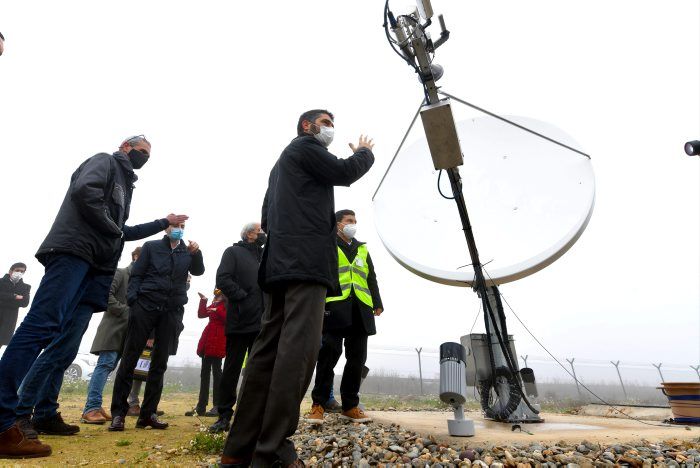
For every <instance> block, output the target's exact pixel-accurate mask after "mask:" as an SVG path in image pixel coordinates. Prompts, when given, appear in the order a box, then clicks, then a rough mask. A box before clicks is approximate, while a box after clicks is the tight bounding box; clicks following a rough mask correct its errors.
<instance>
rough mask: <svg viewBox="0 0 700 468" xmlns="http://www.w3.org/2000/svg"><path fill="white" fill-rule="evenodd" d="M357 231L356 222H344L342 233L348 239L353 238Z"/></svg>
mask: <svg viewBox="0 0 700 468" xmlns="http://www.w3.org/2000/svg"><path fill="white" fill-rule="evenodd" d="M356 233H357V224H346V225H345V226H343V234H344V235H345V237H347V238H348V239H353V238H354V237H355V234H356Z"/></svg>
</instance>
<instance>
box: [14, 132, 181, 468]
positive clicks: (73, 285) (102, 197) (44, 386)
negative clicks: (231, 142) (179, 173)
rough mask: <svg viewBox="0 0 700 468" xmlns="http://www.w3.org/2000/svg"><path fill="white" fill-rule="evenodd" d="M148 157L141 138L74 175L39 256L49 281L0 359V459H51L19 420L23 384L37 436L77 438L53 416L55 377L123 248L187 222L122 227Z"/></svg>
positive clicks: (101, 306) (101, 300)
mask: <svg viewBox="0 0 700 468" xmlns="http://www.w3.org/2000/svg"><path fill="white" fill-rule="evenodd" d="M150 153H151V144H150V143H149V142H148V140H147V139H146V138H145V137H144V136H143V135H138V136H134V137H131V138H127V139H126V140H124V142H122V144H121V145H120V147H119V150H118V151H117V152H115V153H114V154H107V153H99V154H97V155H95V156H92V157H91V158H89V159H87V160H86V161H85V162H83V163H82V164H81V165H80V167H78V169H77V170H76V171H75V172H74V173H73V175H72V176H71V181H70V185H69V187H68V191H67V193H66V196H65V198H64V200H63V203H62V204H61V208H60V209H59V211H58V214H57V216H56V219H55V220H54V223H53V226H52V227H51V229H50V230H49V234H48V235H47V236H46V239H45V240H44V242H43V243H42V245H41V246H40V247H39V251H38V252H37V253H36V257H37V259H38V260H39V261H40V262H41V263H42V264H43V265H44V267H45V273H44V277H43V279H42V280H41V284H40V285H39V288H38V289H37V291H36V294H35V296H34V301H33V303H32V306H31V308H30V310H29V312H28V313H27V316H26V317H25V318H24V320H23V321H22V324H21V325H20V326H19V328H18V329H17V331H16V332H15V334H14V336H13V338H12V340H11V341H10V343H9V345H8V347H7V349H6V350H5V354H4V355H3V356H2V359H1V360H0V376H1V377H0V458H34V457H44V456H48V455H50V454H51V447H50V446H48V445H46V444H43V443H42V442H40V441H39V439H38V437H37V431H36V430H34V428H33V427H32V423H30V421H29V419H28V415H26V414H25V415H24V417H20V418H18V414H17V412H16V411H17V409H18V395H17V391H18V389H19V387H20V384H22V404H23V408H26V407H27V406H29V407H30V408H31V407H33V408H34V412H35V414H34V417H35V419H34V424H36V425H37V429H38V430H39V431H40V432H44V433H55V434H61V435H67V434H69V433H75V432H77V430H76V429H75V428H76V427H77V426H72V427H71V426H69V425H67V424H65V423H64V422H63V420H62V419H61V415H60V413H57V412H56V409H57V408H58V403H57V397H58V391H59V390H60V381H61V380H62V379H59V378H58V376H60V377H62V374H63V370H64V369H65V368H67V367H68V365H70V363H71V362H72V361H73V359H74V358H75V354H76V352H77V349H78V346H79V345H80V338H81V337H82V334H83V333H84V332H85V329H86V328H87V324H88V323H89V321H90V317H91V316H92V313H93V312H97V311H102V310H105V309H106V308H107V297H108V293H109V287H110V284H111V280H112V277H113V276H114V272H115V271H116V267H117V262H118V261H119V258H120V257H121V252H122V249H123V247H124V242H125V241H130V240H137V239H143V238H145V237H148V236H151V235H153V234H156V233H157V232H159V231H162V230H164V229H166V228H167V227H168V226H169V225H171V224H179V223H181V222H184V220H186V219H187V216H185V215H174V214H171V215H168V216H167V217H166V218H162V219H158V220H155V221H152V222H150V223H145V224H139V225H137V226H126V225H125V224H124V223H125V222H126V220H127V219H128V217H129V208H130V205H131V195H132V192H133V188H134V182H135V181H136V179H137V177H136V175H135V174H134V170H135V169H140V168H141V167H143V165H144V164H145V163H146V161H148V158H149V157H150ZM44 348H46V349H45V351H44V353H43V354H42V356H41V357H40V358H39V359H37V356H38V355H39V353H40V352H41V350H42V349H44ZM30 368H31V372H30ZM25 376H26V377H27V378H26V379H25ZM23 380H24V382H23Z"/></svg>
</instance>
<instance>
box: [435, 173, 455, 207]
mask: <svg viewBox="0 0 700 468" xmlns="http://www.w3.org/2000/svg"><path fill="white" fill-rule="evenodd" d="M440 177H442V169H440V172H438V182H437V187H438V192H440V195H441V196H442V198H444V199H446V200H454V199H455V197H448V196H447V195H445V194H444V193H442V189H441V188H440Z"/></svg>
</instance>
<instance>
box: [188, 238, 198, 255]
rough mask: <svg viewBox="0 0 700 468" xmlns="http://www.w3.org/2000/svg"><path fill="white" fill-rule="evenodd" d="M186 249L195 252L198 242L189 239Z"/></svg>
mask: <svg viewBox="0 0 700 468" xmlns="http://www.w3.org/2000/svg"><path fill="white" fill-rule="evenodd" d="M187 250H188V251H189V253H191V254H196V253H197V251H198V250H199V244H198V243H196V242H194V241H189V245H188V246H187Z"/></svg>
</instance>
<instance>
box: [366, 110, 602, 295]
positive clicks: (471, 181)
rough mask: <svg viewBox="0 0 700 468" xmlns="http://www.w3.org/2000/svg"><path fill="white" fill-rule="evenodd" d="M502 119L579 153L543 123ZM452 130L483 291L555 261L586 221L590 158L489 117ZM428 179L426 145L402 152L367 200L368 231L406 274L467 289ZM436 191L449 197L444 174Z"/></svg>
mask: <svg viewBox="0 0 700 468" xmlns="http://www.w3.org/2000/svg"><path fill="white" fill-rule="evenodd" d="M508 119H509V120H512V121H514V122H516V123H517V124H519V125H522V126H524V127H527V128H529V129H532V130H534V131H536V132H538V133H540V134H543V135H546V136H547V137H549V138H552V139H554V140H557V141H560V142H562V143H564V144H566V145H568V146H571V147H573V148H576V149H579V146H578V144H577V143H576V142H575V141H574V140H573V139H572V138H571V137H570V136H569V135H568V134H566V133H564V132H563V131H562V130H560V129H558V128H556V127H554V126H553V125H551V124H548V123H545V122H541V121H538V120H534V119H530V118H526V117H508ZM457 131H458V134H459V138H460V142H461V146H462V151H463V153H464V166H462V167H460V168H459V171H460V174H461V176H462V181H463V192H464V197H465V200H466V203H467V210H468V212H469V218H470V221H471V225H472V228H473V231H474V237H475V238H476V245H477V248H478V250H479V256H480V259H481V263H482V264H483V265H484V269H485V271H486V273H487V280H489V278H490V279H491V281H490V284H503V283H508V282H510V281H515V280H517V279H520V278H523V277H525V276H528V275H531V274H533V273H535V272H537V271H539V270H541V269H542V268H544V267H546V266H547V265H549V264H551V263H552V262H554V261H555V260H556V259H557V258H559V257H561V256H562V255H563V254H564V253H565V252H566V251H567V250H568V249H569V248H570V247H571V246H572V245H573V244H574V243H575V242H576V240H577V239H578V238H579V237H580V236H581V234H582V233H583V231H584V229H585V228H586V225H587V224H588V221H589V220H590V218H591V214H592V213H593V205H594V201H595V180H594V176H593V168H592V166H591V161H590V159H588V158H587V157H585V156H583V155H581V154H578V153H576V152H574V151H571V150H570V149H567V148H565V147H562V146H560V145H557V144H555V143H552V142H551V141H547V140H545V139H543V138H541V137H538V136H536V135H533V134H531V133H528V132H526V131H524V130H522V129H519V128H517V127H515V126H512V125H509V124H507V123H505V122H502V121H500V120H497V119H494V118H492V117H478V118H473V119H468V120H464V121H461V122H458V123H457ZM437 179H438V171H436V170H434V169H433V164H432V159H431V157H430V152H429V149H428V145H427V142H426V140H425V137H423V138H422V139H420V140H418V141H416V142H415V143H413V144H411V145H410V146H408V147H406V148H403V149H402V150H401V152H400V153H399V154H398V156H397V157H396V160H395V161H394V164H393V165H392V166H391V169H390V170H389V172H388V173H387V174H386V177H385V179H384V181H383V183H382V185H381V187H380V188H379V190H378V192H377V194H376V196H375V198H374V208H375V222H376V226H377V231H378V232H379V236H380V238H381V240H382V242H383V243H384V245H385V246H386V248H387V249H388V250H389V252H390V253H391V255H392V256H393V257H394V258H395V259H396V260H397V261H398V262H399V263H400V264H401V265H403V266H404V267H406V268H407V269H408V270H410V271H412V272H414V273H416V274H417V275H419V276H422V277H424V278H426V279H429V280H432V281H436V282H438V283H442V284H448V285H453V286H471V283H472V281H473V280H474V270H473V268H472V266H471V260H470V258H469V252H468V249H467V243H466V240H465V237H464V233H463V232H462V226H461V223H460V220H459V213H458V211H457V206H456V204H455V202H454V201H453V200H447V199H444V198H443V197H442V196H441V195H440V194H439V193H438V190H437ZM440 186H441V188H442V192H443V194H445V195H446V196H449V197H451V196H452V190H451V188H450V183H449V179H448V177H447V174H446V173H443V174H442V178H441V181H440Z"/></svg>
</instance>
